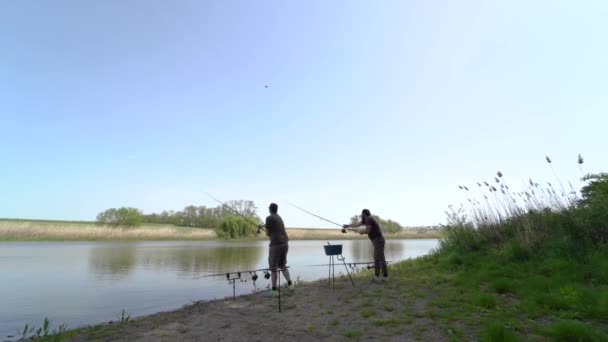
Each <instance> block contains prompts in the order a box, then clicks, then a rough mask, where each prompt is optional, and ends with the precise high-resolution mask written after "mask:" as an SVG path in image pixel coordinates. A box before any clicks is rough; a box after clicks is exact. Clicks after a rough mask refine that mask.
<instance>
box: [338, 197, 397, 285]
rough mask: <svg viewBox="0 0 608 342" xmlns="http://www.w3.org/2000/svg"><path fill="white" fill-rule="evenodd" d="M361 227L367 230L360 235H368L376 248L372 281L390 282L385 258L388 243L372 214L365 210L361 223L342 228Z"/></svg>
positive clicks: (362, 213)
mask: <svg viewBox="0 0 608 342" xmlns="http://www.w3.org/2000/svg"><path fill="white" fill-rule="evenodd" d="M361 226H365V229H364V230H361V231H359V234H361V235H363V234H367V236H368V237H369V239H370V240H371V241H372V245H373V246H374V278H373V279H372V281H373V282H379V281H380V280H382V281H388V267H387V266H386V259H385V257H384V244H385V243H386V242H385V240H384V236H383V235H382V230H380V225H379V224H378V222H376V220H374V218H373V217H372V214H371V212H370V211H369V210H368V209H363V210H362V211H361V222H359V223H355V224H345V225H343V226H342V227H343V228H344V229H346V228H355V227H361ZM380 269H382V278H380Z"/></svg>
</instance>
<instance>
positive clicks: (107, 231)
mask: <svg viewBox="0 0 608 342" xmlns="http://www.w3.org/2000/svg"><path fill="white" fill-rule="evenodd" d="M287 234H288V235H289V239H291V240H324V239H332V240H337V239H340V240H350V239H366V238H367V236H365V235H359V234H356V233H353V232H349V233H347V234H343V233H342V232H341V230H340V229H339V228H337V229H324V228H287ZM440 237H441V230H440V229H420V230H414V229H408V230H403V231H401V232H399V233H395V234H385V238H387V239H437V238H440ZM265 239H266V237H265V236H258V237H250V238H245V239H242V240H252V241H255V240H265ZM184 240H185V241H189V240H193V241H196V240H219V239H218V237H217V235H216V234H215V231H214V230H213V229H207V228H190V227H178V226H173V225H168V224H143V225H141V226H138V227H112V226H107V225H100V224H97V223H95V222H85V221H49V220H18V219H0V241H184Z"/></svg>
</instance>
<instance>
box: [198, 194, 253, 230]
mask: <svg viewBox="0 0 608 342" xmlns="http://www.w3.org/2000/svg"><path fill="white" fill-rule="evenodd" d="M205 194H207V196H209V197H211V198H212V199H213V200H214V201H216V202H217V203H219V204H220V205H221V206H222V207H225V208H228V209H229V210H230V211H231V212H233V213H234V214H236V215H237V216H240V217H242V218H244V219H245V221H247V222H249V223H253V224H254V225H255V226H257V227H258V230H257V232H256V233H255V235H260V229H262V225H261V224H259V223H255V222H253V221H250V220H249V219H250V218H251V216H246V215H244V214H243V213H241V212H239V211H238V210H236V209H234V208H233V207H231V206H229V205H228V204H226V203H224V202H222V201H220V200H218V199H217V198H215V197H213V196H211V194H210V193H208V192H205Z"/></svg>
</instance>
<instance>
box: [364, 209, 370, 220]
mask: <svg viewBox="0 0 608 342" xmlns="http://www.w3.org/2000/svg"><path fill="white" fill-rule="evenodd" d="M370 216H372V213H370V212H369V209H363V210H361V218H362V219H366V218H368V217H370Z"/></svg>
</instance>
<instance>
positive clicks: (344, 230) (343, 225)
mask: <svg viewBox="0 0 608 342" xmlns="http://www.w3.org/2000/svg"><path fill="white" fill-rule="evenodd" d="M287 203H289V205H291V206H292V207H295V208H297V209H300V210H302V211H303V212H305V213H307V214H309V215H312V216H314V217H317V218H320V219H321V220H323V221H327V222H329V223H332V224H335V225H336V226H339V227H340V228H342V233H346V230H347V229H348V230H352V231H354V232H358V230H356V229H353V228H350V227H347V226H346V225H345V224H339V223H336V222H334V221H331V220H328V219H326V218H324V217H321V216H319V215H317V214H314V213H311V212H310V211H308V210H306V209H304V208H300V207H298V206H297V205H295V204H293V203H291V202H287Z"/></svg>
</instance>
